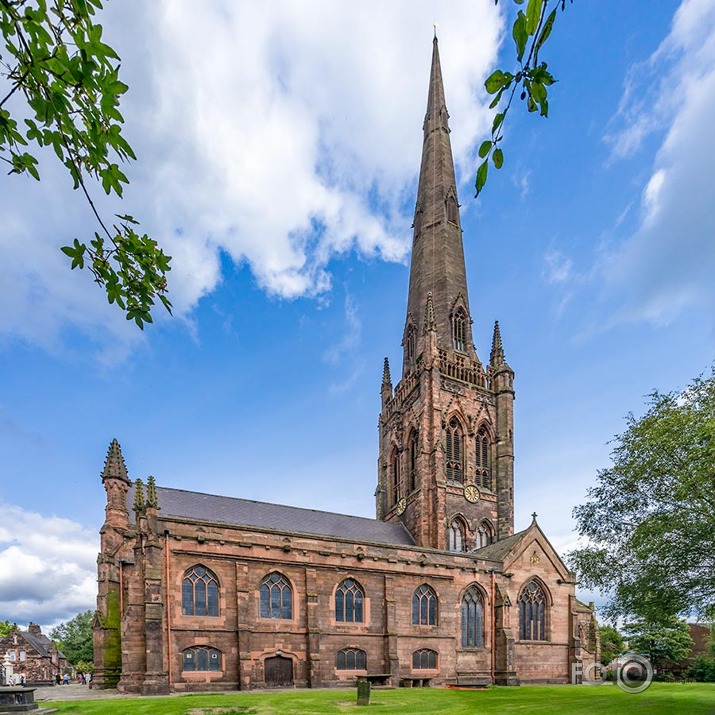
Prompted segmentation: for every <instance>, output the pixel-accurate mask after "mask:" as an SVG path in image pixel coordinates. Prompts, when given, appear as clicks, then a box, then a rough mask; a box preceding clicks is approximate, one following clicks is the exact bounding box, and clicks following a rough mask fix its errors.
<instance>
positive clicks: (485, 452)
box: [475, 425, 492, 489]
mask: <svg viewBox="0 0 715 715" xmlns="http://www.w3.org/2000/svg"><path fill="white" fill-rule="evenodd" d="M475 451H476V463H477V464H476V466H477V475H476V479H477V484H478V485H479V486H481V487H484V488H485V489H491V488H492V477H491V464H490V461H491V460H490V458H489V456H490V455H489V452H490V445H489V433H488V432H487V428H486V427H484V426H483V425H482V426H481V427H480V428H479V431H478V432H477V439H476V450H475Z"/></svg>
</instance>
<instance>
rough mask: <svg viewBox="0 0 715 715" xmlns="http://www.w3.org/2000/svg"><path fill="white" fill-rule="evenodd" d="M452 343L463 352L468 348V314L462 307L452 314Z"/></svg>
mask: <svg viewBox="0 0 715 715" xmlns="http://www.w3.org/2000/svg"><path fill="white" fill-rule="evenodd" d="M452 345H453V346H454V349H455V350H459V352H462V353H463V352H464V351H465V350H466V349H467V314H466V313H465V312H464V308H462V307H459V308H457V312H456V313H455V314H454V315H453V316H452Z"/></svg>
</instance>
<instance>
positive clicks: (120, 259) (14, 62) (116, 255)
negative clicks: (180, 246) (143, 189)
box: [0, 0, 171, 328]
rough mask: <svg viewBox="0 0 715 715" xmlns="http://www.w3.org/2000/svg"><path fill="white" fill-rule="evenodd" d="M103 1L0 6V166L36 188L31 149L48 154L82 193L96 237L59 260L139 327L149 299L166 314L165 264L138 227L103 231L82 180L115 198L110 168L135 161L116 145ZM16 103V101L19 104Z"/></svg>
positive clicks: (117, 190) (14, 1)
mask: <svg viewBox="0 0 715 715" xmlns="http://www.w3.org/2000/svg"><path fill="white" fill-rule="evenodd" d="M101 8H102V0H0V31H1V32H2V36H3V45H2V47H0V160H2V161H3V162H5V163H6V164H7V166H8V173H9V174H25V175H29V176H31V177H33V178H34V179H37V180H38V181H39V180H40V172H39V164H38V160H37V158H36V156H35V154H34V153H31V147H32V146H35V147H47V148H49V149H51V150H52V151H53V152H54V154H55V155H56V156H57V158H58V159H59V161H60V162H62V164H64V166H65V167H66V168H67V170H68V172H69V174H70V176H71V178H72V181H73V184H74V188H75V189H79V190H81V192H82V193H83V194H84V196H85V198H86V200H87V202H88V203H89V207H90V208H91V210H92V212H93V213H94V216H95V218H96V221H97V223H98V230H97V231H96V232H95V233H94V237H93V238H92V239H90V240H89V241H83V240H80V239H78V238H75V239H74V241H73V243H72V244H71V245H68V246H65V247H64V248H63V249H62V251H63V252H64V253H65V254H66V255H67V256H68V257H69V258H70V259H71V268H73V269H74V268H85V267H86V268H88V269H89V271H90V272H91V274H92V275H93V277H94V280H95V282H97V283H98V284H99V285H101V286H102V287H103V288H104V289H105V291H106V294H107V299H108V300H109V302H110V303H116V304H117V305H118V306H119V307H120V308H121V309H122V310H123V311H124V312H125V314H126V317H127V320H134V321H135V322H136V324H137V325H138V326H139V327H140V328H143V326H144V323H148V322H152V317H151V308H152V306H153V305H154V302H155V300H156V299H158V300H160V301H161V303H163V305H164V307H165V308H166V309H167V310H169V312H171V303H170V302H169V300H168V298H167V295H166V292H167V282H166V274H167V273H168V271H169V270H170V266H169V262H170V260H171V258H170V257H169V256H167V255H166V254H165V253H164V252H163V251H162V250H161V249H160V248H159V246H158V245H157V243H156V241H154V240H153V239H151V238H149V237H148V236H147V235H146V234H144V235H139V234H138V233H137V231H136V226H137V225H138V224H137V222H136V221H135V220H134V219H133V218H132V217H131V216H128V215H119V214H117V215H116V217H115V218H116V220H114V221H112V222H105V220H104V219H103V218H102V217H101V216H100V214H99V212H98V211H97V209H96V207H95V204H94V202H93V201H92V198H91V195H90V191H89V185H88V180H92V181H96V182H99V183H101V185H102V188H103V190H104V191H105V193H107V194H115V195H116V196H118V197H121V196H122V192H123V188H124V185H125V184H127V183H128V180H127V177H126V176H125V175H124V173H123V172H122V170H121V169H120V168H119V164H118V163H117V161H120V162H123V161H128V160H130V159H135V156H134V152H133V151H132V148H131V146H130V145H129V143H128V142H127V141H126V139H125V138H124V137H123V136H122V124H123V122H124V118H123V117H122V115H121V113H120V112H119V100H120V98H121V96H122V95H123V94H124V93H125V92H126V91H127V89H128V88H127V85H125V84H124V83H123V82H121V81H120V79H119V57H118V55H117V53H116V52H115V51H114V50H113V49H112V48H111V47H110V46H109V45H107V44H106V43H105V42H103V40H102V26H101V25H100V24H99V23H98V22H97V21H96V13H97V11H98V10H101ZM23 100H24V101H23Z"/></svg>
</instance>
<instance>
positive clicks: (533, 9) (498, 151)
mask: <svg viewBox="0 0 715 715" xmlns="http://www.w3.org/2000/svg"><path fill="white" fill-rule="evenodd" d="M498 2H499V0H494V3H495V4H497V3H498ZM570 2H571V3H573V0H570ZM514 4H515V5H519V6H522V7H520V9H519V10H518V12H517V14H516V19H515V20H514V24H513V25H512V29H511V36H512V38H513V40H514V48H515V51H516V63H515V66H514V67H512V68H511V69H502V68H499V69H496V70H494V72H492V73H491V74H490V75H489V77H488V78H487V80H486V82H485V83H484V87H485V88H486V90H487V92H488V93H489V94H491V95H494V98H493V99H492V102H491V104H490V105H489V108H490V109H495V108H498V109H499V111H498V112H497V113H496V114H495V115H494V120H493V121H492V134H491V138H490V139H486V140H484V141H483V142H482V143H481V145H480V147H479V158H480V159H482V163H481V164H480V165H479V168H478V169H477V178H476V181H475V188H476V195H477V196H479V194H480V193H481V191H482V189H483V188H484V186H485V184H486V182H487V174H488V173H489V160H490V159H491V162H492V164H493V165H494V168H495V169H501V168H502V166H503V164H504V152H503V150H502V148H501V146H500V143H501V141H502V140H503V138H504V135H503V129H504V122H505V120H506V117H507V114H508V113H509V109H510V108H511V104H512V102H513V100H514V97H515V96H516V93H517V91H518V92H519V98H520V99H521V100H522V101H523V102H525V103H526V108H527V110H528V111H529V112H536V110H537V109H538V110H539V115H540V116H542V117H548V116H549V99H548V95H549V87H550V86H551V85H552V84H554V82H555V81H556V80H555V79H554V77H553V75H552V74H551V72H550V71H549V66H548V64H547V63H546V62H544V61H543V60H542V58H541V54H540V53H541V51H542V49H543V47H544V45H545V44H546V41H547V40H548V39H549V36H550V35H551V31H552V30H553V28H554V23H555V22H556V17H557V11H558V9H559V7H560V8H561V11H563V10H565V9H566V0H514ZM522 8H523V9H522Z"/></svg>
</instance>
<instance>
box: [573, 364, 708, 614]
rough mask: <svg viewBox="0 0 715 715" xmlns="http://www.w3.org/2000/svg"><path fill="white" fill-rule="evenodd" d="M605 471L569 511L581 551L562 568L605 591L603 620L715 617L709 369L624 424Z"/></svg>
mask: <svg viewBox="0 0 715 715" xmlns="http://www.w3.org/2000/svg"><path fill="white" fill-rule="evenodd" d="M626 422H627V429H626V431H625V432H624V433H623V434H621V435H619V436H617V437H616V438H615V440H614V442H615V448H614V449H613V451H612V453H611V459H612V461H613V464H612V466H611V467H609V468H608V469H604V470H602V471H600V472H599V474H598V479H597V484H596V486H595V487H592V488H591V489H589V490H588V492H587V502H586V503H585V504H583V505H581V506H578V507H576V508H575V509H574V516H575V518H576V522H577V528H578V531H579V532H580V534H581V536H582V537H585V538H586V539H587V540H588V542H589V544H588V545H587V546H586V547H585V548H582V549H579V550H577V551H574V552H572V553H571V554H570V556H569V560H570V562H571V564H572V566H573V567H574V568H575V570H576V571H577V572H578V573H579V575H580V578H581V580H582V582H583V583H584V585H586V586H587V587H590V588H597V589H600V590H602V591H605V592H608V593H609V594H610V596H611V600H610V601H609V603H607V604H606V607H605V609H604V612H605V613H606V615H607V616H608V617H610V618H613V617H615V616H619V615H621V616H626V617H632V616H638V617H641V618H646V619H648V620H650V621H653V622H658V621H662V620H663V618H664V617H668V616H672V615H675V614H687V613H690V612H693V611H694V612H696V613H698V614H699V615H700V616H704V617H706V618H707V619H708V620H712V615H713V612H714V611H715V366H714V367H713V368H712V369H711V373H710V376H709V377H707V378H704V377H702V376H701V377H699V378H697V379H695V380H694V381H693V382H692V383H691V384H690V385H689V386H688V387H687V388H686V389H685V390H683V391H682V392H671V393H667V394H662V393H660V392H658V391H655V392H653V393H652V394H651V395H650V397H649V406H648V409H647V411H646V413H645V414H644V415H643V416H642V417H640V418H638V419H636V418H635V417H634V416H633V415H632V414H629V415H628V417H627V418H626Z"/></svg>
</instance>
